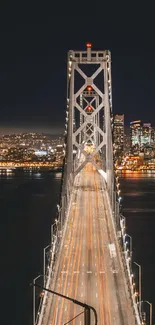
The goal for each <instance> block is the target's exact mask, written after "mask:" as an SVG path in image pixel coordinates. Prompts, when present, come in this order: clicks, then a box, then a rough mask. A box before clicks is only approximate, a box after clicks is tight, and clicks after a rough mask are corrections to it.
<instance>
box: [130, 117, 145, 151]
mask: <svg viewBox="0 0 155 325" xmlns="http://www.w3.org/2000/svg"><path fill="white" fill-rule="evenodd" d="M141 126H142V124H141V120H138V121H133V122H130V143H131V148H132V149H133V148H136V149H138V148H140V146H141V135H142V127H141Z"/></svg>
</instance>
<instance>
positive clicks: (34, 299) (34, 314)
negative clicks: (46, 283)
mask: <svg viewBox="0 0 155 325" xmlns="http://www.w3.org/2000/svg"><path fill="white" fill-rule="evenodd" d="M41 276H42V275H41V274H40V275H38V276H37V277H36V278H34V279H33V325H35V322H36V285H35V284H36V280H37V279H39V278H40V277H41Z"/></svg>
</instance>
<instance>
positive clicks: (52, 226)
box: [51, 219, 59, 243]
mask: <svg viewBox="0 0 155 325" xmlns="http://www.w3.org/2000/svg"><path fill="white" fill-rule="evenodd" d="M58 223H59V221H58V219H55V222H54V223H53V224H52V225H51V243H52V238H53V235H54V228H55V227H56V230H57V224H58Z"/></svg>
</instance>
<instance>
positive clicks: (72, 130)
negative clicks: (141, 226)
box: [65, 43, 113, 198]
mask: <svg viewBox="0 0 155 325" xmlns="http://www.w3.org/2000/svg"><path fill="white" fill-rule="evenodd" d="M67 72H68V81H67V110H66V131H65V132H66V134H67V143H66V169H67V179H69V178H70V175H73V177H74V176H75V175H76V174H77V173H78V172H79V171H80V170H81V169H82V168H83V167H84V166H85V165H86V164H87V162H91V163H92V164H93V165H94V166H95V167H96V168H97V169H99V170H102V171H103V175H105V178H106V184H107V189H108V192H109V194H110V197H111V198H112V191H113V145H112V85H111V53H110V52H109V51H107V50H105V51H93V50H92V47H91V44H90V43H88V44H87V49H86V51H69V53H68V68H67ZM86 144H88V145H89V144H93V146H94V151H93V152H92V153H91V154H90V153H87V152H86V151H85V150H84V146H85V145H86ZM81 154H83V156H84V158H85V159H84V160H83V161H82V160H81V159H80V157H81ZM96 156H98V157H100V158H101V162H102V163H101V165H100V166H98V165H97V163H96V161H95V157H96Z"/></svg>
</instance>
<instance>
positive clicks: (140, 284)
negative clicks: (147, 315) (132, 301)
mask: <svg viewBox="0 0 155 325" xmlns="http://www.w3.org/2000/svg"><path fill="white" fill-rule="evenodd" d="M134 264H135V265H137V266H138V270H139V274H138V282H139V285H138V286H139V302H140V301H141V299H142V269H141V265H139V264H138V263H136V262H134ZM139 311H140V315H141V312H142V309H141V304H139Z"/></svg>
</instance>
